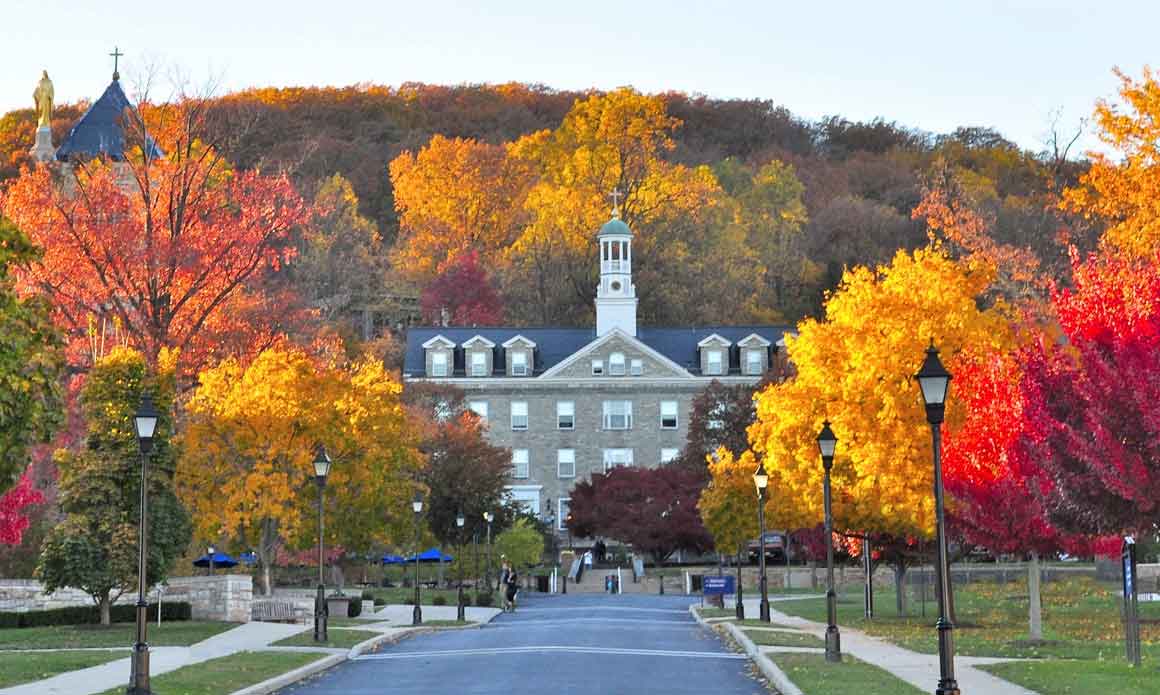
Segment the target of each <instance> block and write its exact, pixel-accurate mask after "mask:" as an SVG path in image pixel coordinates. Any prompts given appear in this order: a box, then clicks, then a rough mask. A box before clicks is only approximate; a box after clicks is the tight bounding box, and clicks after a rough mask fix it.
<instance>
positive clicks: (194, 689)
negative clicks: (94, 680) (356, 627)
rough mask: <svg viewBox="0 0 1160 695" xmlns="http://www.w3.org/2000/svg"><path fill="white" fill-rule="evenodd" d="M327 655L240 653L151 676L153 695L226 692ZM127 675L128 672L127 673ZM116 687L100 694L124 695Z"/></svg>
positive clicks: (259, 681)
mask: <svg viewBox="0 0 1160 695" xmlns="http://www.w3.org/2000/svg"><path fill="white" fill-rule="evenodd" d="M325 656H327V655H326V654H322V653H309V652H239V653H237V654H231V655H229V656H223V657H220V658H217V659H210V660H209V661H203V662H201V663H198V664H193V665H191V666H182V667H181V668H179V669H177V670H176V671H170V672H169V673H163V674H161V675H160V676H154V677H153V678H150V679H149V684H150V686H152V690H153V695H222V693H232V692H234V691H235V690H241V689H242V688H247V687H249V686H251V685H254V684H255V683H261V682H262V681H264V680H266V679H268V678H273V677H274V676H279V675H282V674H283V673H286V672H287V671H293V670H294V669H296V668H298V667H300V666H305V665H306V664H309V663H311V662H313V661H317V660H318V659H321V658H323V657H325ZM126 677H128V674H127V673H126ZM124 692H125V688H124V687H119V688H112V689H110V690H106V691H105V692H103V693H101V694H100V695H124Z"/></svg>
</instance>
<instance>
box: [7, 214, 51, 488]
mask: <svg viewBox="0 0 1160 695" xmlns="http://www.w3.org/2000/svg"><path fill="white" fill-rule="evenodd" d="M38 255H39V254H38V251H37V250H36V248H35V247H34V246H33V245H32V244H31V242H29V241H28V238H27V237H25V236H24V235H23V234H22V233H21V232H20V230H18V229H17V228H16V227H15V226H13V225H12V224H11V223H10V222H8V221H7V220H5V219H3V218H0V493H3V492H4V491H5V490H7V489H8V488H9V487H11V486H12V484H13V483H14V482H16V479H17V478H18V477H19V476H20V473H21V472H22V471H23V470H24V469H25V467H26V466H27V465H28V448H29V446H31V445H32V444H34V443H36V442H38V441H45V440H47V438H48V435H49V434H51V433H52V431H53V430H54V429H55V428H56V426H57V425H58V424H59V422H60V413H61V412H62V410H63V408H62V406H61V394H60V386H59V384H60V381H61V379H60V377H61V375H62V369H63V365H64V355H63V352H62V350H61V345H62V344H63V343H62V341H61V339H60V337H59V336H58V334H57V332H56V330H55V329H54V328H53V325H52V321H51V319H50V318H49V308H48V306H47V303H46V302H45V301H44V299H43V298H40V297H30V298H27V299H21V298H20V297H18V296H17V294H16V291H15V289H14V288H13V281H12V275H11V271H12V270H13V269H14V268H16V267H20V266H25V265H27V264H28V263H31V262H32V261H34V260H35V259H36V258H37V257H38Z"/></svg>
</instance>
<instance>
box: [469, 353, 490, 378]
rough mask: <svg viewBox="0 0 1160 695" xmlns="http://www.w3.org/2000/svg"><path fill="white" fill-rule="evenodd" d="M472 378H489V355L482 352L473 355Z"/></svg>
mask: <svg viewBox="0 0 1160 695" xmlns="http://www.w3.org/2000/svg"><path fill="white" fill-rule="evenodd" d="M471 376H487V355H486V354H484V353H482V352H472V353H471Z"/></svg>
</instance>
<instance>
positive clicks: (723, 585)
mask: <svg viewBox="0 0 1160 695" xmlns="http://www.w3.org/2000/svg"><path fill="white" fill-rule="evenodd" d="M701 593H703V594H705V595H706V596H710V595H715V594H732V593H734V591H733V575H729V574H727V575H725V576H722V577H705V579H704V581H703V582H702V583H701Z"/></svg>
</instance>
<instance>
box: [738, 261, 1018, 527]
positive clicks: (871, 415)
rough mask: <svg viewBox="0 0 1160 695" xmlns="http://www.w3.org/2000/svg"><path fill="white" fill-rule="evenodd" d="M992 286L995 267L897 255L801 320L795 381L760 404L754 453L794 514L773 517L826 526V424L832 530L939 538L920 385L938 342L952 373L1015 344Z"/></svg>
mask: <svg viewBox="0 0 1160 695" xmlns="http://www.w3.org/2000/svg"><path fill="white" fill-rule="evenodd" d="M993 278H994V269H993V266H990V265H986V264H975V263H973V262H970V261H962V262H956V261H953V260H951V259H949V258H948V257H947V256H946V254H945V253H944V252H943V251H942V250H941V249H939V248H936V247H927V248H924V249H919V250H917V251H915V252H914V253H906V252H902V251H900V252H898V254H897V255H896V256H895V257H894V260H893V261H892V262H891V263H890V265H887V266H882V267H879V268H878V269H876V270H870V269H868V268H856V269H854V270H851V271H848V272H846V273H845V275H844V276H843V279H842V282H841V284H840V285H839V287H838V289H837V290H835V291H834V293H833V294H831V295H830V296H829V297H828V298H827V301H826V306H825V317H824V319H823V320H820V321H818V320H813V319H810V320H806V321H803V322H802V323H801V324H799V325H798V335H797V336H796V337H791V338H789V339H787V348H786V349H787V354H788V357H789V359H790V361H791V362H792V363H793V364H794V366H795V367H796V369H797V375H796V376H795V378H793V379H791V380H789V381H786V382H784V383H781V384H775V385H772V386H770V387H769V388H767V389H766V390H765V391H763V392H762V393H761V394H759V396H758V399H757V420H756V422H755V423H754V424H753V426H751V427H750V429H749V441H750V446H751V448H752V449H753V450H754V452H755V453H756V454H757V455H759V456H762V457H764V460H765V466H766V470H767V471H768V472H769V474H770V480H771V482H770V485H771V486H777V487H778V489H779V490H780V493H779V496H780V497H781V499H783V500H785V501H786V502H787V503H788V505H789V506H790V507H791V508H792V509H790V510H771V511H772V512H774V515H775V517H776V514H778V513H782V514H786V515H788V516H789V517H790V518H787V519H785V522H786V524H787V525H788V526H789V527H791V528H799V527H808V526H815V525H816V524H818V523H819V522H820V521H821V520H822V516H823V514H822V511H823V509H822V465H821V460H820V458H819V454H818V448H817V443H816V437H817V434H818V432H819V431H820V430H821V427H822V421H823V420H825V419H829V420H830V421H831V422H832V423H833V424H832V427H833V430H834V432H835V434H837V436H838V440H839V443H838V452H837V456H836V458H835V461H834V468H833V486H834V506H833V510H834V525H835V528H838V529H847V530H856V531H865V532H871V533H878V534H889V535H892V536H895V537H901V538H906V537H924V536H929V535H931V534H932V532H933V524H934V500H933V494H932V486H933V472H932V466H931V444H930V441H931V438H930V431H929V426H928V425H927V423H926V418H925V415H924V411H923V408H922V405H921V400H920V397H919V391H918V388H917V386H916V385H915V383H914V382H913V380H912V379H911V376H912V375H913V374H914V373H915V372H916V371H917V370H918V367H919V365H920V364H921V362H922V358H923V350H924V349H925V348H926V346H927V345H928V343H929V341H930V340H932V339H933V340H934V342H935V343H936V345H938V347H939V348H940V349H941V351H942V357H943V360H944V362H945V363H946V364H947V365H948V366H949V368H950V369H951V370H952V372H953V371H954V369H955V367H956V364H957V359H958V355H959V354H960V353H961V352H962V351H963V350H964V349H966V348H971V349H972V351H973V352H974V353H975V354H980V353H985V352H988V351H991V350H999V349H1003V348H1005V347H1008V346H1009V345H1010V344H1011V342H1012V339H1013V338H1012V330H1011V323H1010V316H1009V314H1010V311H1009V309H1008V307H1007V305H1005V304H1003V303H1002V302H1001V301H999V302H998V303H996V304H995V305H993V306H991V307H989V308H980V297H981V295H982V294H983V293H984V292H985V290H986V289H987V287H988V286H989V284H990V283H991V282H992V280H993ZM952 396H953V392H952ZM961 417H962V413H961V409H959V408H957V407H956V406H955V404H954V402H953V398H952V402H951V404H950V407H949V410H948V418H949V419H950V420H951V422H952V424H953V423H954V422H956V421H957V419H958V418H961Z"/></svg>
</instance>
